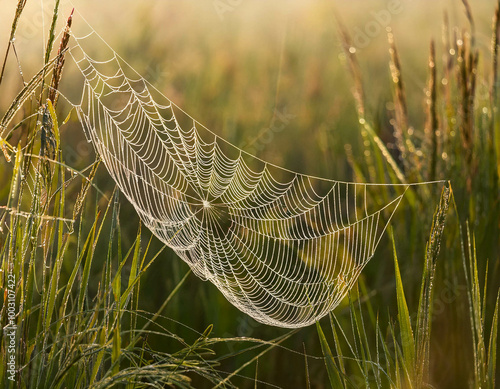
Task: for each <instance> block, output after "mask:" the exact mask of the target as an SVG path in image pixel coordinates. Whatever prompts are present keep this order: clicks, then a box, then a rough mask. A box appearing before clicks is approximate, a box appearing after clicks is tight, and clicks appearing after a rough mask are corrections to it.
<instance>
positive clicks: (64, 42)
mask: <svg viewBox="0 0 500 389" xmlns="http://www.w3.org/2000/svg"><path fill="white" fill-rule="evenodd" d="M73 12H74V9H73V11H71V14H70V15H69V18H68V21H67V23H66V28H65V29H64V33H63V36H62V38H61V43H60V45H59V50H58V52H57V59H56V63H55V64H54V71H53V72H52V81H51V83H50V89H49V96H48V98H49V100H50V101H51V102H52V104H53V105H54V106H55V105H56V104H57V97H58V94H57V89H58V87H59V82H60V81H61V76H62V71H63V67H64V54H65V52H66V49H67V47H68V42H69V38H70V36H71V34H70V29H71V23H72V21H73Z"/></svg>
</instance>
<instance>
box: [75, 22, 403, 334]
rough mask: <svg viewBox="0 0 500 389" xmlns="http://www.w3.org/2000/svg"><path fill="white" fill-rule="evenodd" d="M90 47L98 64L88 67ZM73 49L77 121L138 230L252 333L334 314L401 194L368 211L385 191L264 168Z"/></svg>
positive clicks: (398, 188)
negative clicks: (248, 323) (206, 285)
mask: <svg viewBox="0 0 500 389" xmlns="http://www.w3.org/2000/svg"><path fill="white" fill-rule="evenodd" d="M94 40H97V41H99V43H100V44H101V46H102V43H104V44H105V46H106V48H107V49H106V50H107V53H104V54H105V55H106V56H105V59H103V60H96V59H93V58H92V57H91V55H90V50H89V49H87V47H92V42H93V41H94ZM74 42H75V44H74V46H73V47H72V49H71V50H70V51H69V55H70V56H71V57H72V58H73V60H74V62H75V64H76V65H77V67H78V69H79V70H80V73H81V74H82V76H83V79H84V87H83V95H82V100H81V102H80V103H78V104H74V106H75V108H76V110H77V112H78V116H79V120H80V122H81V123H82V126H83V128H84V131H85V133H86V136H87V138H88V140H89V141H90V142H92V144H93V145H94V147H95V149H96V151H97V153H98V154H99V155H100V157H101V159H102V160H103V162H104V165H105V166H106V168H107V170H108V171H109V173H110V175H111V176H112V178H113V179H114V180H115V181H116V183H117V185H118V186H119V188H120V190H121V191H122V192H123V193H124V194H125V196H126V197H127V199H128V200H129V201H130V202H131V203H132V205H133V206H134V207H135V209H136V210H137V212H138V214H139V216H140V218H141V220H142V221H143V222H144V224H145V225H146V226H147V227H148V228H149V229H150V230H151V231H152V232H153V233H154V234H155V235H156V236H157V237H158V238H159V239H160V240H161V241H162V242H164V243H165V244H166V245H168V246H169V247H171V248H172V249H173V250H174V251H175V252H176V253H177V255H178V256H179V257H181V258H182V259H183V260H184V261H185V262H186V263H187V264H188V265H189V266H190V267H191V269H192V270H193V271H194V273H195V274H197V275H198V276H199V277H200V278H202V279H204V280H209V281H210V282H212V283H213V284H214V285H215V286H216V287H217V288H218V289H219V290H220V291H221V292H222V293H223V294H224V296H225V297H226V298H227V299H228V301H230V302H231V303H232V304H233V305H235V306H236V307H237V308H238V309H240V310H241V311H243V312H245V313H247V314H248V315H250V316H251V317H253V318H254V319H256V320H257V321H259V322H261V323H265V324H270V325H275V326H280V327H303V326H306V325H309V324H311V323H313V322H314V321H316V320H318V319H319V318H321V317H322V316H324V315H326V314H327V313H328V312H330V311H331V310H332V309H334V308H335V307H336V306H337V305H338V304H339V303H340V301H341V300H342V299H343V297H345V295H346V293H347V292H348V290H349V289H350V288H351V287H352V286H353V284H354V283H355V282H356V280H357V278H358V276H359V274H360V272H361V270H362V269H363V268H364V267H365V266H366V264H367V263H368V261H369V260H370V259H371V258H372V257H373V255H374V252H375V250H376V248H377V245H378V244H379V242H380V239H381V237H382V235H383V233H384V231H385V230H386V228H387V225H388V223H389V221H390V220H391V218H392V216H393V214H394V212H395V210H396V208H397V207H398V206H399V204H400V202H401V200H402V198H403V196H404V194H405V192H406V190H407V189H408V188H409V187H410V186H411V185H412V184H404V185H394V186H392V190H390V191H388V192H390V193H392V198H389V199H388V202H387V204H378V203H376V202H375V201H372V200H371V199H370V193H371V192H372V191H376V190H381V189H383V190H385V189H386V188H381V186H384V187H387V186H389V185H385V184H363V183H353V182H343V181H335V180H330V179H322V178H318V177H314V176H309V175H305V174H301V173H297V172H293V171H290V170H288V169H284V168H280V167H278V166H276V165H273V164H270V163H267V162H265V161H263V160H261V159H259V158H256V157H254V156H252V155H250V154H248V153H247V152H245V151H244V150H242V149H239V148H237V147H236V146H234V145H232V144H230V143H229V142H227V141H225V140H224V139H222V138H221V137H219V136H217V135H216V134H215V133H213V132H212V131H210V130H208V129H207V128H206V127H204V126H203V125H201V124H200V123H199V122H198V121H196V120H195V119H193V118H192V117H190V116H189V115H188V114H186V113H185V112H184V111H182V110H181V109H180V108H179V107H177V106H176V105H175V104H174V103H173V102H172V101H170V100H169V99H168V98H167V97H165V96H163V95H162V94H161V93H160V92H159V91H158V90H157V89H156V88H154V87H153V86H152V85H151V84H149V83H148V82H147V80H145V79H144V78H143V77H141V76H140V75H139V74H138V73H137V72H135V71H134V70H133V69H132V68H131V67H130V66H129V65H128V64H127V63H126V62H125V61H124V60H123V59H122V58H121V57H119V56H118V55H117V54H116V53H115V52H114V51H113V50H112V49H111V48H110V47H109V46H108V45H107V44H106V43H105V42H104V41H103V40H102V39H101V38H100V37H99V35H97V33H95V31H93V30H92V31H91V33H89V34H87V35H86V36H83V37H81V38H77V37H74ZM99 55H100V57H101V56H103V53H102V52H100V53H99ZM181 116H182V118H181ZM182 119H184V120H182ZM186 123H188V125H186ZM379 188H380V189H379Z"/></svg>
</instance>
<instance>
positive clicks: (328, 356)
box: [316, 321, 345, 389]
mask: <svg viewBox="0 0 500 389" xmlns="http://www.w3.org/2000/svg"><path fill="white" fill-rule="evenodd" d="M316 330H317V331H318V336H319V341H320V343H321V350H322V351H323V356H324V357H325V365H326V371H327V373H328V378H329V379H330V385H331V387H332V388H334V389H337V388H344V387H345V386H344V384H343V382H342V380H341V379H340V374H339V371H338V367H337V366H336V364H335V360H334V359H333V355H332V352H331V350H330V346H329V345H328V341H327V340H326V337H325V334H324V333H323V330H322V329H321V325H320V324H319V322H318V321H317V322H316Z"/></svg>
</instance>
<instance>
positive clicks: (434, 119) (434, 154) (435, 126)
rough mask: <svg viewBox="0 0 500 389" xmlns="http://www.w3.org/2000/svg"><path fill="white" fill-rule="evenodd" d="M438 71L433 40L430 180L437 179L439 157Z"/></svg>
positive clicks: (430, 101) (429, 124)
mask: <svg viewBox="0 0 500 389" xmlns="http://www.w3.org/2000/svg"><path fill="white" fill-rule="evenodd" d="M437 82H438V81H437V72H436V50H435V45H434V41H431V45H430V55H429V86H428V91H427V93H428V98H427V106H428V113H427V115H428V116H427V126H426V135H427V138H428V144H430V147H431V162H430V167H429V181H434V180H435V179H436V165H437V158H438V133H439V120H438V115H437Z"/></svg>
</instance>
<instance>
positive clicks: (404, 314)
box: [390, 230, 415, 378]
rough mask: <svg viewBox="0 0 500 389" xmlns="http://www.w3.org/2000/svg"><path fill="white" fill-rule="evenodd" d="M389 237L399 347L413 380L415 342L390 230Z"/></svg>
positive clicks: (392, 235) (394, 244)
mask: <svg viewBox="0 0 500 389" xmlns="http://www.w3.org/2000/svg"><path fill="white" fill-rule="evenodd" d="M390 235H391V239H392V246H393V252H394V272H395V276H396V295H397V301H398V323H399V327H400V330H401V347H402V349H403V357H404V361H405V367H406V369H407V371H408V375H409V376H410V377H411V378H413V371H414V367H415V340H414V338H413V330H412V327H411V321H410V314H409V311H408V306H407V304H406V298H405V293H404V289H403V281H402V279H401V274H400V272H399V264H398V257H397V253H396V243H395V242H394V234H393V233H392V230H390Z"/></svg>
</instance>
